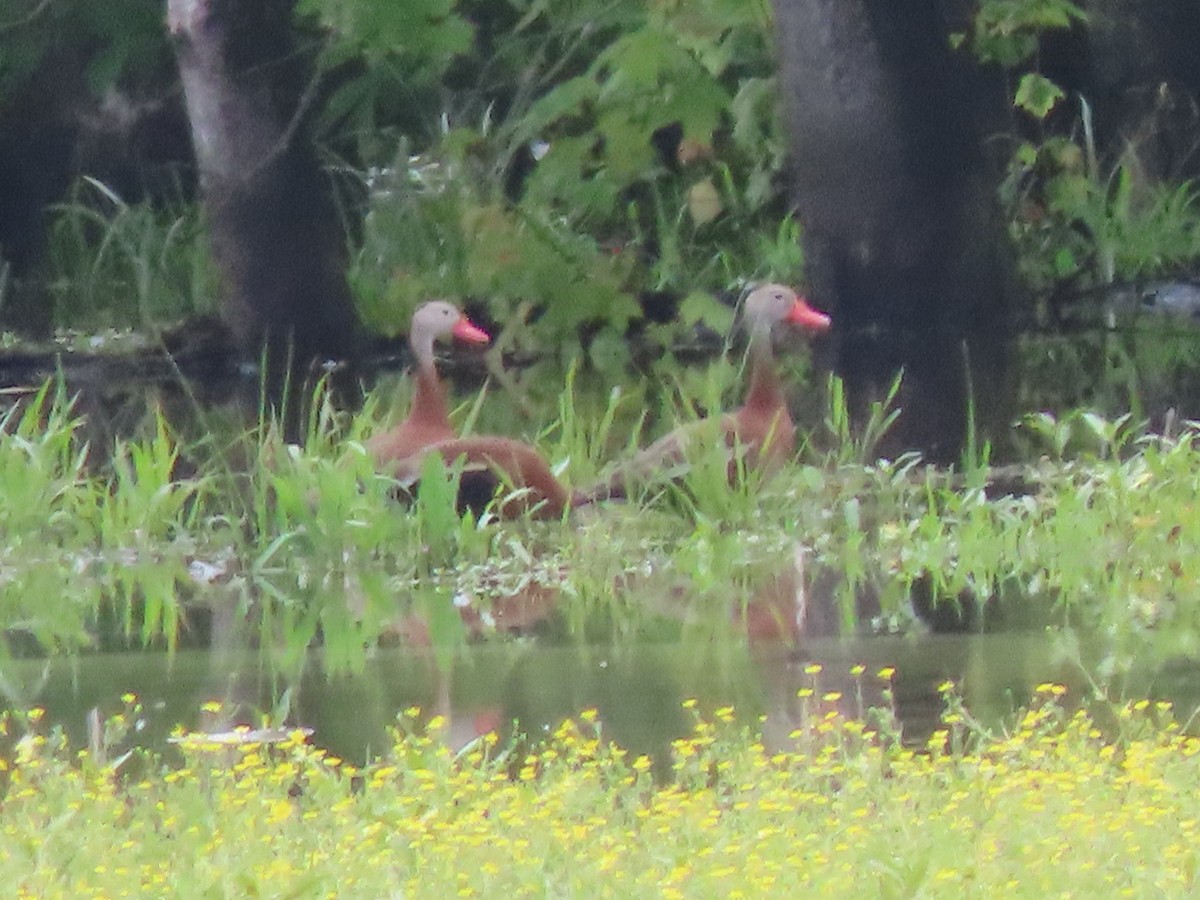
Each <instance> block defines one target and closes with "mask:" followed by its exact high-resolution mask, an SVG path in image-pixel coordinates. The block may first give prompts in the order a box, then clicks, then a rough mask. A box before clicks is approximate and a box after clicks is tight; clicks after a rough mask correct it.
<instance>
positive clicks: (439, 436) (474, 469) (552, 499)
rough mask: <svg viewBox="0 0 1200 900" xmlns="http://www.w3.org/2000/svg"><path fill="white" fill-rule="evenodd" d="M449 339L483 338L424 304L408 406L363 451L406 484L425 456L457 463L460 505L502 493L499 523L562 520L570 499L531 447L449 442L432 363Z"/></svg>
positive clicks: (462, 319) (416, 321) (450, 314)
mask: <svg viewBox="0 0 1200 900" xmlns="http://www.w3.org/2000/svg"><path fill="white" fill-rule="evenodd" d="M451 335H453V336H454V337H457V338H459V339H460V340H465V341H471V342H474V343H484V342H486V341H487V340H489V338H488V336H487V334H486V333H485V332H484V331H482V330H481V329H479V328H477V327H476V326H475V325H473V324H471V322H470V321H469V320H468V319H467V317H466V316H464V315H463V313H462V311H461V310H459V309H458V307H456V306H455V305H454V304H452V303H447V302H446V301H444V300H433V301H430V302H429V303H425V304H422V305H421V306H420V307H418V308H417V311H416V312H415V313H413V319H412V327H411V329H410V331H409V336H408V340H409V344H410V346H411V347H412V351H413V356H414V358H415V359H416V364H417V387H416V391H415V392H414V394H413V401H412V406H411V407H410V409H409V412H408V417H407V418H406V419H405V420H404V421H403V422H401V423H400V424H399V425H397V426H396V427H395V428H392V429H389V430H388V431H386V432H384V433H383V434H380V435H376V436H375V437H374V438H372V439H371V440H369V441H368V442H367V450H368V452H370V453H371V455H372V456H374V457H375V460H376V462H377V463H378V464H379V466H380V467H381V468H382V469H384V470H385V471H387V472H388V473H389V474H391V475H394V476H395V477H396V478H397V480H399V481H401V482H403V483H405V484H407V485H410V486H411V485H412V484H413V483H415V482H416V481H417V480H418V479H419V478H420V476H421V469H422V466H423V464H424V460H425V457H426V456H427V455H428V454H429V453H431V452H437V453H439V454H440V455H441V457H442V460H443V461H444V462H445V464H446V465H447V466H448V467H449V466H453V465H454V464H455V463H456V462H457V461H458V460H459V459H461V460H462V463H463V464H462V477H461V479H460V481H459V506H460V507H469V508H472V509H474V510H476V511H477V512H478V511H481V510H482V509H483V508H484V507H485V506H486V505H487V504H488V503H489V502H490V501H491V499H492V498H493V497H494V496H495V495H496V494H497V493H503V494H504V499H503V500H502V502H501V503H500V505H499V506H498V507H497V511H498V513H499V515H500V516H501V517H503V518H513V517H516V516H520V515H524V514H525V513H527V512H532V513H533V514H534V515H535V516H537V517H539V518H557V517H558V516H561V515H562V512H563V509H564V508H565V507H566V506H567V505H569V503H570V499H571V498H570V497H569V495H568V494H567V492H566V490H565V489H564V488H563V486H562V485H561V484H559V483H558V479H557V478H555V477H554V474H553V473H552V472H551V471H550V466H548V465H547V464H546V461H545V460H544V459H543V458H542V456H541V454H539V453H538V452H537V451H536V450H535V449H534V448H533V447H531V446H529V445H528V444H523V443H521V442H520V441H516V440H512V439H511V438H505V437H497V436H493V435H477V436H472V437H464V438H458V437H455V435H454V429H453V428H452V427H451V426H450V417H449V414H448V412H447V410H446V394H445V390H444V389H443V388H442V384H441V382H440V381H439V380H438V376H437V368H436V367H435V365H434V361H433V344H434V341H435V340H437V339H438V338H443V337H449V336H451Z"/></svg>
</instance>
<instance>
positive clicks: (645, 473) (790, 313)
mask: <svg viewBox="0 0 1200 900" xmlns="http://www.w3.org/2000/svg"><path fill="white" fill-rule="evenodd" d="M743 321H744V323H745V325H746V327H747V329H748V330H749V332H750V366H751V376H750V389H749V390H748V391H747V392H746V400H745V402H744V403H743V404H742V406H741V408H739V409H737V410H734V411H733V412H731V413H726V414H725V415H723V416H721V417H720V418H718V419H715V420H714V419H701V420H699V421H697V422H690V423H688V424H687V425H681V426H680V427H678V428H676V429H675V430H674V431H672V432H670V433H669V434H666V435H664V436H663V437H661V438H659V439H658V440H657V441H655V442H654V443H652V444H650V445H649V446H648V447H646V448H645V449H644V450H641V451H640V452H638V453H637V454H635V455H634V456H633V457H632V458H631V459H629V460H628V461H627V462H625V463H622V464H621V465H620V467H618V468H617V469H616V471H614V472H613V473H612V474H611V475H609V476H608V477H607V478H606V479H604V480H603V481H601V482H600V483H599V484H597V485H596V486H595V487H593V488H592V489H591V490H589V491H586V492H584V494H583V495H582V497H581V498H580V502H585V503H586V502H592V501H596V500H605V499H609V498H622V497H625V496H626V495H627V494H628V493H629V490H630V488H631V486H633V485H637V484H644V483H648V482H653V481H660V480H663V479H669V478H674V477H676V476H678V475H680V474H682V469H683V467H684V466H686V463H687V447H688V444H689V443H691V442H692V441H696V440H703V436H704V435H706V434H708V435H712V434H713V431H714V430H716V431H719V432H720V434H721V435H723V439H724V442H725V445H726V446H727V447H728V448H729V449H730V451H731V452H730V460H729V477H730V478H731V479H732V478H734V477H735V476H736V474H737V470H738V459H737V458H736V456H735V454H734V453H733V450H734V449H735V448H739V447H740V448H741V451H742V457H741V458H742V464H743V465H744V466H745V467H746V468H749V469H755V468H757V469H761V470H763V471H766V472H771V471H774V470H775V469H777V468H778V467H779V466H780V465H782V463H783V462H784V461H785V460H787V459H789V458H791V456H792V455H793V454H794V453H795V450H796V426H795V425H794V424H793V422H792V417H791V415H790V414H789V413H788V409H787V403H786V400H785V398H784V396H783V389H782V387H781V386H780V384H779V376H778V374H777V373H776V371H775V362H774V358H773V356H772V352H771V329H772V328H773V327H774V326H775V325H777V324H779V323H781V322H786V323H789V324H794V325H799V326H800V327H802V328H804V329H805V330H806V331H808V332H810V333H813V334H816V333H819V332H822V331H825V330H826V329H828V328H829V324H830V323H829V317H828V316H827V315H825V314H824V313H820V312H817V311H816V310H815V309H813V308H812V307H811V306H809V305H808V304H807V303H806V302H805V301H804V299H803V298H802V297H800V296H799V295H798V294H797V293H796V292H795V291H793V290H792V289H791V288H788V287H784V286H783V285H779V284H768V285H764V286H763V287H760V288H757V289H756V290H754V291H751V292H750V294H749V295H748V296H747V297H746V300H745V304H744V311H743Z"/></svg>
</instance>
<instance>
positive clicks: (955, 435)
mask: <svg viewBox="0 0 1200 900" xmlns="http://www.w3.org/2000/svg"><path fill="white" fill-rule="evenodd" d="M775 6H776V21H777V27H778V32H779V46H780V74H781V80H782V87H783V98H784V107H785V114H786V119H787V124H788V127H789V138H790V151H791V154H792V157H793V173H794V180H793V200H794V203H795V206H796V208H797V210H798V212H799V214H800V218H801V222H802V224H803V226H804V234H805V248H806V256H807V260H806V263H807V269H808V276H809V279H810V282H811V290H812V294H813V297H814V299H815V300H816V301H817V302H818V304H819V305H822V306H825V307H826V308H829V309H830V310H831V311H832V312H833V313H834V322H835V323H836V324H835V330H836V334H835V342H834V346H835V351H834V352H835V354H836V361H835V365H836V367H837V369H838V371H839V372H840V374H842V375H843V376H844V377H845V378H846V380H847V384H848V386H849V388H850V391H851V397H852V401H853V402H855V403H856V405H859V406H861V404H862V403H863V402H865V401H866V400H868V399H871V398H873V397H876V396H878V395H879V394H880V393H881V392H882V391H883V389H885V388H886V386H887V384H888V383H890V381H891V379H892V377H893V376H894V374H895V372H896V371H898V370H899V369H901V368H903V370H904V372H905V376H904V384H903V388H902V393H901V405H902V406H903V408H904V415H903V416H902V417H901V420H900V423H899V426H898V429H897V431H896V432H895V433H894V435H893V438H894V443H893V445H892V446H890V447H888V448H887V450H888V451H891V452H894V451H895V450H897V449H900V447H913V448H917V449H920V450H922V451H924V452H925V453H926V454H927V455H929V456H930V457H931V458H933V459H939V460H953V459H956V458H957V456H958V454H959V452H960V449H961V447H962V444H963V439H964V435H965V426H966V422H967V417H966V413H967V409H968V390H969V389H971V387H972V385H973V388H974V391H973V393H974V398H973V399H974V401H975V404H976V412H977V414H979V415H981V416H982V418H983V419H984V420H986V419H987V418H988V415H987V414H988V412H989V411H991V412H992V413H993V414H994V415H995V416H997V417H999V418H1001V419H1002V418H1003V417H1004V415H1005V411H1004V400H1005V396H1004V395H1005V391H1004V388H1003V387H1002V382H1003V379H1004V373H1005V369H1006V365H1005V362H1006V357H1007V347H1006V328H1005V323H1006V320H1007V317H1008V314H1009V303H1010V298H1011V290H1012V288H1011V286H1012V284H1013V281H1012V278H1011V272H1012V266H1011V263H1010V261H1009V256H1008V253H1007V251H1006V244H1005V240H1004V235H1003V230H1002V228H1001V227H1000V218H999V215H998V209H997V207H996V203H995V201H994V197H993V186H994V183H995V182H994V181H993V173H992V171H991V167H990V166H989V165H988V162H987V158H986V155H985V153H984V144H983V138H984V137H985V134H984V132H986V131H987V130H988V126H985V125H981V122H989V121H990V122H999V121H1001V119H1000V117H999V115H998V114H997V115H995V116H993V115H992V114H991V113H992V112H993V111H995V112H997V113H998V111H1000V110H1002V109H1003V102H1002V101H1003V95H1002V93H1000V92H999V91H998V90H997V91H995V92H993V91H991V90H990V89H989V85H988V83H987V82H986V80H985V79H983V78H982V77H981V76H980V74H979V73H978V72H977V71H975V70H973V69H971V68H969V67H968V66H966V65H964V62H963V61H961V60H959V59H957V58H956V57H955V56H953V55H952V54H951V51H950V49H949V43H948V36H947V30H946V26H945V22H944V21H943V17H942V16H943V13H942V11H941V8H940V5H939V4H938V3H934V2H930V0H776V3H775ZM968 367H969V368H968ZM968 371H970V372H971V373H973V374H972V375H971V377H970V378H968ZM993 401H995V402H996V404H998V405H996V408H995V409H992V407H993V405H994V404H993Z"/></svg>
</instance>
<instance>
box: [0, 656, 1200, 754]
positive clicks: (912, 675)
mask: <svg viewBox="0 0 1200 900" xmlns="http://www.w3.org/2000/svg"><path fill="white" fill-rule="evenodd" d="M211 663H212V659H211V657H210V656H209V654H207V653H204V652H199V651H189V652H182V653H180V654H178V655H177V656H176V657H175V659H174V660H173V661H169V660H168V659H167V658H166V656H165V655H153V654H147V653H129V654H121V653H110V654H97V655H94V656H87V657H80V658H78V659H76V660H71V661H68V660H58V661H55V662H53V663H51V664H49V665H48V668H44V666H45V664H43V663H42V662H33V661H12V662H9V663H8V664H7V665H6V669H5V680H6V686H7V688H9V689H10V690H9V693H10V694H11V695H12V696H13V699H14V700H15V701H16V703H15V704H14V705H21V706H29V705H33V704H37V705H40V706H43V707H44V708H45V709H46V710H47V714H48V717H49V718H50V719H51V720H52V721H56V722H58V723H61V724H62V725H64V726H65V727H66V728H67V730H68V732H69V733H70V735H71V737H72V738H73V740H75V741H77V742H78V744H79V745H80V746H84V745H86V742H87V719H88V713H89V710H91V709H92V708H93V707H99V708H100V710H101V711H102V712H114V711H116V710H117V709H118V708H119V707H120V700H119V698H120V696H121V695H122V694H124V693H127V692H129V693H134V694H136V695H137V696H138V697H139V698H140V699H141V700H142V703H143V705H144V707H145V709H146V722H145V727H144V728H143V729H142V730H141V731H140V732H139V734H138V735H137V737H136V739H137V740H138V741H139V742H145V743H148V744H151V745H161V744H163V743H165V741H166V739H167V737H168V735H169V732H170V729H171V728H172V726H174V725H175V724H176V723H182V724H184V725H185V726H187V727H189V728H208V729H211V730H218V729H224V728H228V727H229V725H231V724H234V723H233V722H230V721H223V722H216V721H205V720H204V719H203V718H202V713H201V707H202V705H203V704H204V703H206V702H207V701H211V700H213V699H221V698H222V697H224V696H226V693H227V690H228V686H229V684H230V683H235V684H236V685H237V692H239V693H240V697H241V700H242V704H241V712H242V715H241V716H240V717H237V718H240V721H243V722H246V723H248V724H252V725H259V724H261V721H260V719H259V718H257V717H255V716H249V715H246V714H245V713H246V711H247V710H249V709H251V708H252V707H254V706H255V705H256V704H257V709H258V710H269V709H272V708H274V707H275V704H276V701H277V697H278V695H279V691H278V685H277V684H274V683H273V682H272V680H271V679H268V678H266V677H265V676H263V675H262V673H261V669H260V667H259V666H260V663H259V657H258V656H257V655H244V656H243V657H241V658H240V659H236V660H235V659H233V658H232V657H230V656H226V657H225V659H224V664H225V665H226V666H231V668H228V669H226V671H225V678H226V679H230V680H232V681H226V682H225V683H221V682H220V681H219V680H216V679H215V678H214V671H213V668H212V665H211ZM858 667H861V674H857V675H856V674H853V673H855V672H859V671H860V669H859V668H858ZM884 668H894V669H895V673H896V674H895V676H894V678H893V679H892V680H891V682H890V684H891V688H892V691H893V694H894V706H895V710H896V713H897V715H898V717H899V720H900V722H901V724H902V726H903V730H904V735H905V738H906V740H910V741H914V742H921V741H923V740H924V739H925V738H926V737H927V736H928V735H929V733H930V732H931V730H932V729H933V728H934V726H935V725H936V723H937V721H938V716H939V714H940V712H941V708H942V700H941V697H940V695H939V693H938V686H939V685H940V684H941V683H942V682H944V681H946V680H951V681H954V682H955V683H956V684H957V685H958V686H959V692H960V694H961V695H962V696H963V697H964V699H965V701H966V703H967V705H968V706H969V708H970V709H971V711H972V713H973V714H974V715H975V716H976V717H977V718H978V719H980V720H982V721H984V722H993V723H994V722H999V721H1000V720H1001V719H1002V718H1003V717H1004V716H1005V715H1007V714H1009V713H1010V712H1012V711H1013V710H1014V709H1016V708H1018V707H1020V706H1021V705H1023V704H1024V703H1026V702H1027V701H1028V699H1029V697H1030V696H1031V693H1032V689H1033V687H1034V686H1035V685H1036V684H1038V683H1041V682H1044V681H1057V682H1063V683H1066V684H1068V685H1069V686H1071V687H1072V691H1073V693H1078V692H1079V691H1080V690H1081V689H1082V685H1083V681H1082V679H1081V678H1080V676H1079V675H1078V673H1077V672H1076V670H1075V669H1074V667H1073V666H1072V665H1070V664H1068V663H1066V662H1064V661H1063V659H1062V658H1061V656H1060V655H1059V653H1058V651H1057V649H1056V645H1055V641H1054V640H1053V639H1052V638H1050V637H1048V636H1045V635H972V636H928V637H904V638H901V637H895V638H891V637H889V638H828V639H813V640H805V641H803V642H802V643H801V645H799V646H791V645H788V644H784V643H774V644H758V645H751V644H748V643H746V642H745V641H741V642H738V641H732V640H731V641H710V642H706V643H702V644H694V643H693V644H688V643H673V644H646V643H640V644H632V643H631V644H626V645H621V646H611V647H597V646H586V645H585V646H566V647H544V646H538V645H536V644H532V643H522V642H508V643H485V644H481V645H478V646H472V647H469V648H468V649H467V650H465V651H464V652H462V653H461V654H459V655H458V656H457V657H456V658H455V660H454V662H453V664H452V666H451V667H449V669H447V670H443V669H441V668H439V666H438V664H437V663H436V661H435V660H433V659H432V653H431V652H430V651H424V650H420V649H413V648H404V647H397V648H391V649H386V650H381V651H379V652H378V653H376V654H375V656H374V657H373V658H372V659H371V660H370V661H369V662H368V664H367V665H366V668H365V670H364V671H363V672H362V673H361V674H359V675H355V676H337V677H332V678H327V677H326V676H325V675H324V674H322V673H321V672H319V671H317V670H316V668H315V667H314V668H313V670H312V671H310V672H309V673H308V674H307V675H306V676H305V677H304V678H303V679H301V681H300V683H299V684H298V685H294V686H293V687H292V689H291V694H290V695H289V701H290V706H289V708H288V717H287V721H288V723H289V724H295V725H303V726H306V727H311V728H312V729H313V730H314V732H313V737H312V740H313V741H314V742H315V743H317V744H319V745H321V746H324V747H326V748H328V749H329V750H330V751H332V752H334V753H336V754H337V755H339V756H342V757H343V758H346V759H349V760H351V761H357V762H362V761H365V760H366V759H367V758H369V757H370V756H372V755H374V754H377V753H380V752H382V751H383V750H384V749H386V748H387V747H388V746H390V743H391V736H390V729H391V728H392V727H393V726H394V724H395V722H396V717H397V714H398V713H399V712H401V711H403V710H406V709H409V708H410V707H414V706H416V707H420V708H421V709H422V710H424V711H426V712H433V711H436V712H438V713H440V714H441V715H444V716H446V717H447V718H448V720H449V727H448V729H447V731H446V740H447V741H449V742H450V743H451V744H452V745H454V746H462V745H463V744H465V743H466V742H468V741H469V740H471V739H472V738H474V737H475V736H476V735H478V734H481V733H484V732H486V731H489V730H493V729H494V730H497V731H499V732H500V733H501V734H502V735H508V734H511V733H512V732H513V729H514V728H516V729H520V730H521V731H522V732H524V733H527V734H530V735H533V736H536V735H539V734H543V733H547V732H549V731H551V730H553V729H554V728H555V727H556V726H557V725H558V724H559V722H561V720H562V719H563V718H566V717H569V716H576V715H578V713H579V712H580V711H581V710H583V709H595V710H596V711H597V717H598V720H599V722H600V725H601V728H602V733H603V734H604V735H605V736H607V737H608V738H610V739H612V740H614V741H616V742H617V743H619V744H621V745H622V746H624V747H627V748H628V749H630V750H631V751H633V752H636V753H648V754H651V755H653V756H656V757H659V758H660V759H661V758H662V757H663V754H664V752H665V750H666V748H667V746H668V745H669V741H670V740H671V739H673V738H675V737H678V736H681V735H683V734H685V733H686V732H687V731H688V729H689V727H690V716H691V713H690V712H689V711H688V710H685V709H684V706H683V704H684V701H685V700H687V699H689V698H694V699H695V700H697V701H698V704H697V705H698V707H699V708H700V710H701V711H711V710H713V709H715V708H717V707H721V706H727V705H732V706H733V707H734V708H735V709H736V710H737V712H738V714H739V715H740V716H741V717H742V718H743V719H744V720H745V721H747V722H749V723H754V722H756V721H757V720H758V718H759V717H761V722H762V725H761V727H762V731H763V735H764V740H765V742H766V744H767V745H768V746H769V747H782V746H784V745H785V744H786V743H787V742H788V741H790V740H792V738H791V737H790V735H792V733H793V732H794V731H795V730H796V729H798V728H803V727H804V726H805V725H806V723H807V722H808V721H811V719H806V716H812V715H813V713H814V711H816V712H818V713H819V712H823V711H824V710H826V709H829V708H837V709H838V710H839V711H840V712H842V713H844V714H848V715H855V714H857V713H858V712H860V711H861V709H863V708H864V707H869V706H878V705H880V704H881V703H883V700H884V698H883V693H882V690H883V688H884V686H885V684H887V683H888V682H886V681H884V680H881V679H880V678H878V677H877V673H878V672H879V670H881V669H884ZM1178 683H1179V684H1189V685H1190V684H1194V679H1192V680H1186V679H1178ZM20 684H26V685H27V686H28V687H27V689H26V690H25V691H21V690H18V689H16V688H14V686H15V685H20ZM250 688H253V691H250ZM801 691H808V692H811V695H812V697H813V698H815V705H814V702H808V703H805V702H803V701H802V698H800V697H799V696H798V694H799V692H801ZM250 693H253V694H254V697H253V698H252V697H251V696H250Z"/></svg>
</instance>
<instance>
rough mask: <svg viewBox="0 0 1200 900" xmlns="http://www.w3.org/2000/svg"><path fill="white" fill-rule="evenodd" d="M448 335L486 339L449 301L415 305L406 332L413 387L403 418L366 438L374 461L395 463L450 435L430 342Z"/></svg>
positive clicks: (444, 401) (475, 339) (442, 392)
mask: <svg viewBox="0 0 1200 900" xmlns="http://www.w3.org/2000/svg"><path fill="white" fill-rule="evenodd" d="M451 336H453V337H456V338H458V339H459V340H462V341H469V342H471V343H473V344H486V343H487V342H488V341H489V340H490V338H489V337H488V335H487V332H485V331H483V329H481V328H477V327H476V326H475V325H473V324H472V323H471V321H470V320H469V319H468V318H467V317H466V316H465V315H464V314H463V312H462V310H460V309H459V308H458V307H457V306H455V305H454V304H453V303H447V302H446V301H445V300H431V301H429V302H428V303H423V304H421V305H420V306H419V307H417V311H416V312H414V313H413V317H412V325H411V327H410V328H409V332H408V345H409V347H411V348H412V353H413V359H414V360H415V361H416V367H417V386H416V390H415V391H414V392H413V398H412V405H411V406H410V407H409V410H408V416H407V417H406V418H405V419H404V421H403V422H401V423H400V424H399V425H397V426H395V427H394V428H389V429H388V430H387V431H385V432H383V433H382V434H377V435H375V436H374V437H373V438H371V439H370V440H369V441H367V445H366V446H367V451H368V452H369V453H370V454H371V455H372V456H374V457H375V459H376V460H377V461H378V462H380V463H384V464H387V463H392V462H396V461H398V460H402V459H405V458H407V457H409V456H412V455H413V454H414V453H419V452H420V451H421V450H423V449H424V448H426V447H428V446H430V445H431V444H436V443H437V442H438V441H446V440H450V439H451V438H453V437H454V429H453V428H452V427H451V426H450V414H449V412H448V411H447V409H446V391H445V389H444V388H443V387H442V383H441V381H439V380H438V374H437V367H436V366H435V365H434V361H433V343H434V341H436V340H437V339H438V338H447V337H451Z"/></svg>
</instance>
